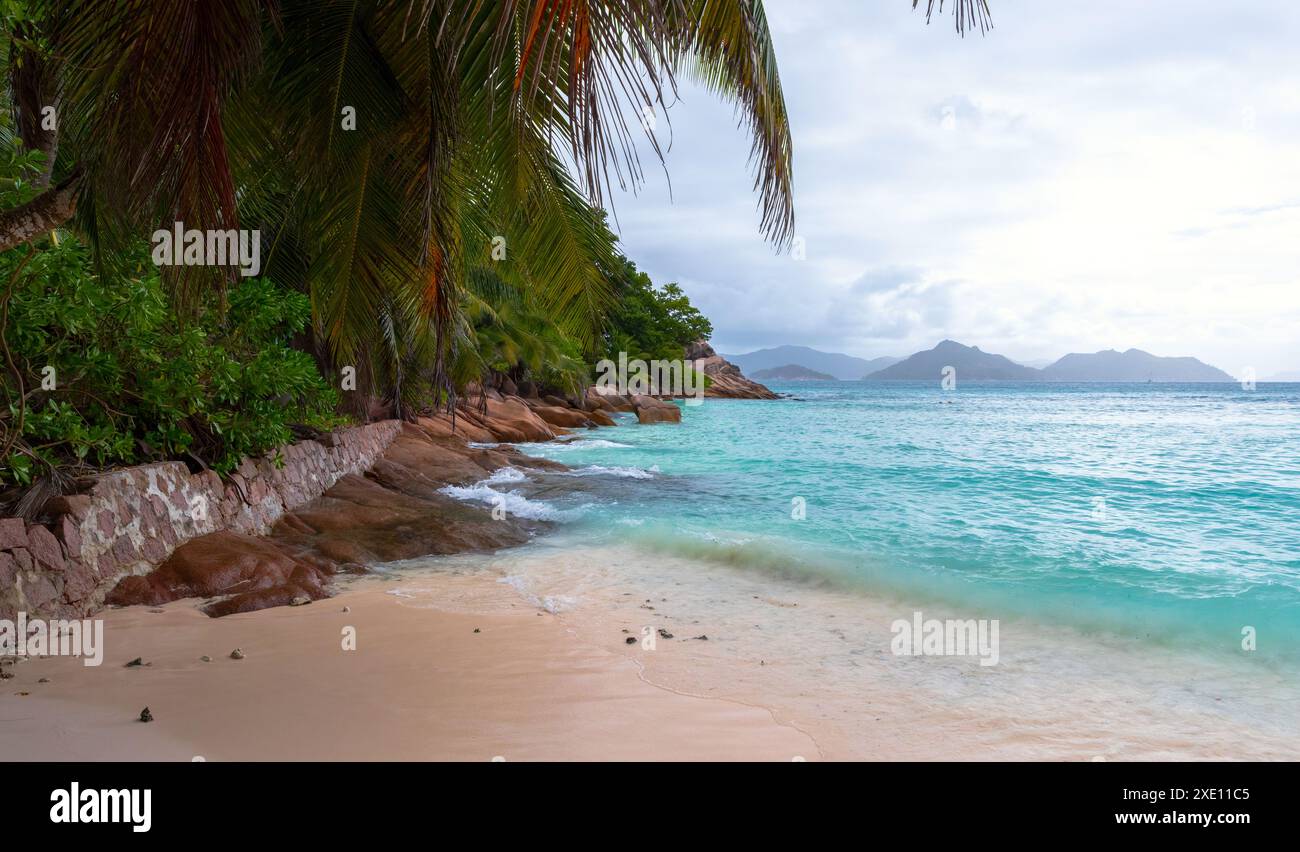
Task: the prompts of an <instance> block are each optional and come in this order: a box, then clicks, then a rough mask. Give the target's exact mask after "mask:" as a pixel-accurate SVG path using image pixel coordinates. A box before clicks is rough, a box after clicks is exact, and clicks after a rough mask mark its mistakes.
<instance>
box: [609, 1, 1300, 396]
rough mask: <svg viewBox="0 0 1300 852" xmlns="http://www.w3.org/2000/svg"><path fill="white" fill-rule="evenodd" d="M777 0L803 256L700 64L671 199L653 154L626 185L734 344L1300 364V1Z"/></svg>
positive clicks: (682, 111) (685, 112)
mask: <svg viewBox="0 0 1300 852" xmlns="http://www.w3.org/2000/svg"><path fill="white" fill-rule="evenodd" d="M766 5H767V8H768V14H769V18H770V20H771V21H772V25H773V29H774V32H775V35H776V39H777V50H778V56H779V57H780V60H781V72H782V77H783V81H784V84H785V91H786V97H787V101H788V103H789V106H790V111H791V115H792V120H793V126H794V141H795V150H796V162H795V179H796V193H797V195H796V203H797V214H798V225H797V230H798V232H799V234H800V235H801V236H803V237H804V238H805V239H806V241H807V246H808V258H807V260H805V261H803V262H797V261H794V260H791V259H790V258H788V257H779V256H775V255H774V254H773V253H772V252H771V250H770V248H769V247H768V246H766V245H765V244H764V243H763V242H762V240H761V238H760V236H759V234H758V232H757V221H758V220H757V215H756V213H755V210H754V198H753V196H752V194H751V179H750V173H749V171H748V169H747V168H746V166H745V162H746V160H747V158H748V153H749V143H748V140H747V139H745V137H744V134H743V132H742V131H740V130H738V129H737V128H736V125H735V117H734V115H733V114H732V111H731V108H730V107H729V106H726V105H720V104H717V103H716V102H714V101H713V100H712V99H711V98H710V97H709V96H708V95H707V94H706V93H703V92H700V91H696V90H693V89H691V88H690V87H687V86H683V88H682V94H683V99H684V100H683V102H682V103H681V104H678V105H677V106H675V107H674V108H673V110H672V111H671V116H672V122H673V124H672V130H673V137H674V138H673V147H672V150H671V152H670V154H669V158H668V167H669V171H670V173H671V175H672V182H673V197H672V202H671V203H670V201H669V197H668V193H667V191H666V186H665V184H664V182H663V181H662V180H661V179H659V178H658V177H657V175H656V174H655V173H654V172H653V171H651V172H650V183H649V185H648V186H647V187H646V188H645V190H644V191H643V193H642V195H641V196H640V197H638V198H632V197H624V198H621V199H619V200H618V213H619V216H620V223H621V225H622V236H623V238H624V242H625V244H626V247H627V250H628V252H629V254H630V256H632V257H633V258H634V259H635V260H637V261H638V263H640V264H641V265H642V267H643V268H645V269H647V271H649V272H650V273H651V274H652V275H653V276H654V277H655V279H656V280H658V281H669V280H677V281H680V282H681V283H682V284H683V286H685V287H686V288H687V292H688V293H690V294H691V296H692V298H693V299H694V300H696V301H697V302H698V303H699V304H700V305H701V307H702V308H703V309H704V310H705V311H706V312H707V313H708V314H709V316H710V317H711V319H712V320H713V322H714V326H715V328H716V330H717V331H716V335H715V342H716V343H717V344H718V345H719V348H721V349H723V350H724V351H738V350H743V349H747V348H751V347H756V346H763V345H775V344H779V343H804V344H808V345H813V346H819V347H822V348H827V349H841V350H844V351H850V352H853V353H854V354H860V355H867V356H870V355H879V354H899V355H902V354H907V352H909V351H911V350H910V349H909V348H908V347H912V348H920V347H922V346H926V347H928V346H930V345H933V343H934V342H936V341H937V340H939V339H940V338H941V337H953V338H956V339H959V340H962V341H964V342H967V343H972V344H978V345H979V346H981V347H982V348H984V349H986V350H991V351H1002V352H1004V353H1005V354H1007V355H1010V356H1012V357H1019V358H1026V359H1031V358H1050V357H1053V356H1056V355H1059V354H1062V353H1064V352H1066V351H1092V350H1096V349H1102V348H1109V347H1115V348H1121V349H1122V348H1127V347H1129V346H1138V347H1140V348H1144V349H1148V350H1151V351H1154V352H1156V353H1158V354H1170V355H1184V354H1190V355H1197V356H1198V357H1202V358H1204V359H1206V360H1208V361H1211V362H1212V363H1216V364H1218V365H1219V366H1221V367H1223V368H1224V369H1227V370H1229V371H1230V372H1232V371H1235V370H1237V369H1239V368H1240V367H1241V366H1242V365H1246V364H1250V365H1255V366H1256V367H1257V369H1258V371H1259V373H1260V374H1261V375H1268V374H1271V373H1273V372H1280V371H1282V370H1294V369H1300V343H1298V342H1297V338H1296V335H1295V334H1294V328H1295V327H1296V323H1297V320H1300V286H1298V285H1300V280H1298V279H1300V240H1298V239H1296V234H1297V228H1300V158H1297V157H1296V156H1295V155H1294V148H1295V142H1296V140H1297V138H1300V64H1298V63H1296V62H1295V60H1294V58H1293V57H1294V43H1295V40H1296V37H1297V36H1300V7H1296V6H1293V5H1291V4H1283V5H1277V6H1269V7H1268V8H1267V9H1264V8H1263V7H1262V6H1255V5H1252V4H1225V3H1221V2H1213V0H1202V2H1193V0H1150V2H1144V3H1141V4H1133V3H1127V2H1120V1H1119V0H1110V2H1092V3H1052V4H1045V3H1041V2H1033V0H993V2H991V6H992V8H993V12H994V20H995V26H996V29H995V30H994V31H993V32H992V33H991V34H990V35H989V36H987V37H986V38H980V37H978V36H976V37H973V38H972V37H967V38H966V39H964V40H960V39H958V38H956V36H955V35H954V34H953V33H952V30H951V24H950V22H948V21H944V22H943V23H942V25H940V24H939V23H938V22H936V24H934V25H932V26H930V27H926V26H925V23H924V19H923V17H922V16H920V15H917V14H913V13H912V12H911V11H910V4H908V3H906V2H905V0H897V2H881V3H870V4H862V3H860V2H851V0H824V2H817V0H768V2H767V4H766ZM902 273H905V274H902ZM890 276H894V277H893V278H891V277H890ZM864 282H867V283H864ZM871 282H876V283H875V284H872V283H871Z"/></svg>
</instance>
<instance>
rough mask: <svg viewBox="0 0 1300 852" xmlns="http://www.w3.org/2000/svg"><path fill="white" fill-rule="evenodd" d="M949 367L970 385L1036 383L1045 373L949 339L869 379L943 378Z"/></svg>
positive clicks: (879, 380) (959, 378)
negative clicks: (974, 383)
mask: <svg viewBox="0 0 1300 852" xmlns="http://www.w3.org/2000/svg"><path fill="white" fill-rule="evenodd" d="M945 367H952V368H953V369H955V370H956V371H957V380H958V381H968V382H1036V381H1042V378H1043V373H1042V371H1041V370H1035V369H1034V368H1033V367H1026V366H1025V365H1023V364H1017V363H1016V362H1015V361H1012V360H1011V359H1010V358H1007V357H1006V356H1004V355H993V354H991V353H988V352H981V351H980V348H979V347H978V346H963V345H962V344H960V343H958V342H957V341H955V340H945V341H943V342H942V343H940V344H939V345H938V346H936V347H934V348H933V349H927V350H926V351H924V352H917V353H916V354H915V355H911V356H909V357H907V358H904V359H903V360H902V361H899V362H898V363H897V364H893V365H891V366H889V367H886V368H885V369H883V370H878V371H876V372H874V373H872V374H871V375H869V376H867V377H866V380H867V381H869V382H891V381H893V382H916V381H930V380H935V381H937V380H938V379H939V376H940V374H941V373H942V372H943V369H944V368H945Z"/></svg>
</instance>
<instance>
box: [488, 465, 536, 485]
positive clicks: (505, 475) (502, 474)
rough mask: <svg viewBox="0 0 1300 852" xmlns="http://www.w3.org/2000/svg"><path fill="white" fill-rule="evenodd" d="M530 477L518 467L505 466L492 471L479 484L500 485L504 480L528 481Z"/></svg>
mask: <svg viewBox="0 0 1300 852" xmlns="http://www.w3.org/2000/svg"><path fill="white" fill-rule="evenodd" d="M527 481H528V477H527V476H526V475H525V474H524V472H523V471H522V470H520V469H519V468H516V467H503V468H501V469H499V470H495V471H493V472H492V475H491V476H489V477H488V478H487V479H485V480H483V481H482V482H480V483H478V484H479V485H500V484H501V483H503V482H527Z"/></svg>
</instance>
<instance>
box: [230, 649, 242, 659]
mask: <svg viewBox="0 0 1300 852" xmlns="http://www.w3.org/2000/svg"><path fill="white" fill-rule="evenodd" d="M230 659H232V660H242V659H244V652H243V650H241V649H239V648H236V649H235V650H233V651H231V652H230Z"/></svg>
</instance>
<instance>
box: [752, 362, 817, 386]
mask: <svg viewBox="0 0 1300 852" xmlns="http://www.w3.org/2000/svg"><path fill="white" fill-rule="evenodd" d="M750 378H751V379H757V380H759V381H761V382H766V381H781V382H833V381H835V377H834V376H832V375H831V374H830V373H819V372H817V371H816V370H809V369H808V368H807V367H800V366H799V365H798V364H786V365H785V366H784V367H769V368H768V369H766V370H759V371H758V372H756V373H753V374H752V375H751V376H750Z"/></svg>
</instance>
